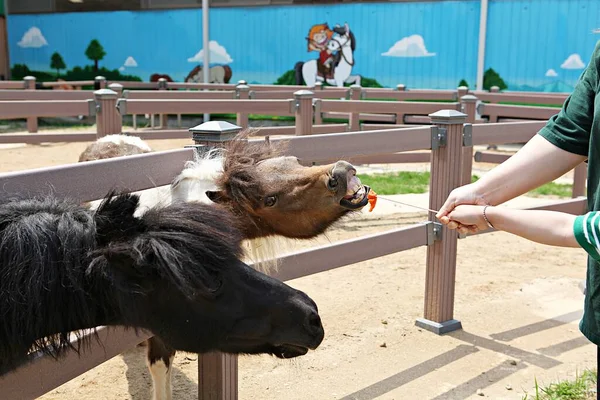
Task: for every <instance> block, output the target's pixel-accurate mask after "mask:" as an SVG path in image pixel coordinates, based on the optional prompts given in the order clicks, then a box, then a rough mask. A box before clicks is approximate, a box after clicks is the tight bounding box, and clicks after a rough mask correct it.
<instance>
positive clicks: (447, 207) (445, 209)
mask: <svg viewBox="0 0 600 400" xmlns="http://www.w3.org/2000/svg"><path fill="white" fill-rule="evenodd" d="M454 203H455V201H454V196H452V193H450V196H448V198H447V199H446V201H445V202H444V204H443V205H442V207H440V210H439V211H438V213H437V214H436V215H435V217H436V218H437V219H439V220H440V221H441V219H442V218H443V217H446V216H447V215H448V213H449V212H450V211H452V210H453V209H454V207H455V206H456V204H454ZM442 223H443V222H442Z"/></svg>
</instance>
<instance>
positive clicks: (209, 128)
mask: <svg viewBox="0 0 600 400" xmlns="http://www.w3.org/2000/svg"><path fill="white" fill-rule="evenodd" d="M241 130H242V128H241V127H240V126H237V125H234V124H232V123H230V122H227V121H208V122H204V123H202V124H200V125H197V126H194V127H193V128H190V129H189V131H190V132H191V133H192V139H194V141H195V142H226V141H229V140H231V139H233V138H234V137H235V135H237V134H238V133H239V132H240V131H241Z"/></svg>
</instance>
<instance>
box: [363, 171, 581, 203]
mask: <svg viewBox="0 0 600 400" xmlns="http://www.w3.org/2000/svg"><path fill="white" fill-rule="evenodd" d="M430 176H431V175H430V173H429V172H411V171H399V172H386V173H379V174H362V175H361V174H359V175H358V177H359V178H360V180H361V182H362V183H364V184H366V185H369V186H371V187H372V188H373V190H375V191H376V192H377V193H378V194H383V195H386V194H387V195H390V194H408V193H425V192H427V191H428V190H429V178H430ZM478 179H479V176H477V175H473V176H472V178H471V182H476V181H477V180H478ZM572 190H573V185H570V184H559V183H554V182H550V183H547V184H545V185H542V186H540V187H539V188H537V189H534V190H532V191H531V192H529V193H527V194H528V195H529V196H532V197H538V196H557V197H566V198H569V197H571V192H572Z"/></svg>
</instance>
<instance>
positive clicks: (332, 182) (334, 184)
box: [327, 177, 338, 190]
mask: <svg viewBox="0 0 600 400" xmlns="http://www.w3.org/2000/svg"><path fill="white" fill-rule="evenodd" d="M337 186H338V181H337V179H335V178H334V177H331V178H329V182H327V187H328V188H329V189H332V190H333V189H335V188H337Z"/></svg>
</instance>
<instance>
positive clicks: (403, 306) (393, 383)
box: [0, 140, 595, 400]
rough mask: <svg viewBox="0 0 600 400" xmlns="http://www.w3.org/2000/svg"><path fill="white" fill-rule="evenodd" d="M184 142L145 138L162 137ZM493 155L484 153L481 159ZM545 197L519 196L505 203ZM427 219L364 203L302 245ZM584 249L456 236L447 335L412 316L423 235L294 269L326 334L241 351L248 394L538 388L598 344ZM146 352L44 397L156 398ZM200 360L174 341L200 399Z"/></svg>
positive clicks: (49, 149) (177, 370)
mask: <svg viewBox="0 0 600 400" xmlns="http://www.w3.org/2000/svg"><path fill="white" fill-rule="evenodd" d="M188 143H189V141H188V140H175V141H150V145H151V146H152V147H154V148H155V149H156V150H165V149H171V148H181V147H182V146H183V145H185V144H188ZM85 145H86V144H85V143H75V144H53V145H43V146H25V147H12V148H4V149H0V172H5V171H11V170H20V169H27V168H35V167H42V166H49V165H59V164H65V163H72V162H76V160H77V157H78V155H79V153H80V151H81V150H83V148H84V147H85ZM408 167H409V168H411V169H415V168H424V166H418V165H410V166H408ZM489 167H491V166H489V165H480V164H476V165H475V170H476V171H477V170H478V169H480V170H481V171H485V170H487V169H489ZM385 168H387V167H386V166H372V167H369V168H367V167H365V168H363V169H361V171H360V172H363V171H366V170H378V169H385ZM401 198H403V199H404V201H407V202H411V204H415V205H426V204H427V194H425V195H406V196H400V197H396V199H401ZM544 201H548V200H547V199H531V198H520V199H517V200H515V201H514V202H513V203H511V204H509V205H514V206H520V205H523V204H525V205H530V204H538V203H540V202H544ZM425 218H426V215H425V214H424V213H421V212H415V210H411V209H410V208H408V207H405V206H400V205H396V204H392V203H389V202H388V203H387V204H386V202H384V201H383V200H380V201H379V202H378V205H377V208H376V210H375V212H373V213H371V214H369V213H368V212H364V213H361V214H357V215H355V216H353V217H351V218H349V219H347V220H345V221H343V222H342V223H340V224H338V225H337V226H336V227H335V228H334V229H332V230H331V231H330V232H328V233H327V235H326V236H324V237H321V238H319V239H318V240H313V241H310V242H299V243H297V244H296V246H297V247H298V248H305V247H310V246H313V245H316V244H325V243H329V242H335V241H338V240H342V239H348V238H354V237H359V236H362V235H365V234H368V233H374V232H381V231H385V230H389V229H394V228H397V227H398V226H404V225H410V224H413V223H416V222H420V221H424V220H425ZM585 258H586V257H585V254H584V252H583V251H582V250H578V249H561V248H552V247H549V246H542V245H537V244H534V243H531V242H528V241H525V240H523V239H519V238H517V237H513V236H510V235H508V234H505V233H492V234H486V235H480V236H476V237H471V238H467V239H464V240H460V241H459V247H458V264H457V265H458V267H457V274H456V299H455V318H457V319H459V320H460V321H461V322H462V326H463V329H462V330H460V331H456V332H453V333H449V334H446V335H443V336H437V335H435V334H432V333H430V332H427V331H423V330H421V329H419V328H417V327H416V326H415V320H416V319H417V318H419V317H421V316H422V312H423V293H424V279H425V259H426V248H425V247H421V248H416V249H412V250H409V251H405V252H401V253H397V254H392V255H389V256H385V257H381V258H378V259H374V260H370V261H367V262H362V263H358V264H354V265H349V266H346V267H343V268H338V269H335V270H332V271H328V272H324V273H320V274H317V275H312V276H308V277H304V278H301V279H296V280H293V281H289V282H288V283H289V284H290V285H292V286H294V287H296V288H298V289H301V290H304V291H306V292H307V293H308V294H309V295H310V296H311V297H312V298H313V299H315V301H316V302H317V304H318V305H319V310H320V313H321V317H322V319H323V323H324V325H325V330H326V338H325V340H324V342H323V344H322V345H321V346H320V347H319V348H318V349H317V350H316V351H313V352H310V353H309V354H307V355H306V356H304V357H301V358H299V359H294V360H287V361H282V360H278V359H275V358H272V357H268V356H245V357H241V358H240V369H239V374H240V387H239V391H240V398H241V399H272V400H284V399H285V400H293V399H298V400H300V399H364V400H366V399H476V398H480V397H481V396H480V395H481V394H482V395H483V397H484V398H493V399H522V398H523V396H524V394H525V393H526V392H529V393H531V391H532V390H533V386H534V379H537V380H538V382H540V383H541V384H547V383H550V382H552V381H554V380H556V379H565V378H572V377H574V375H575V374H576V373H577V372H578V371H579V372H581V371H582V370H583V369H585V368H593V367H595V348H594V346H593V345H591V344H590V343H589V342H588V341H587V340H586V339H585V338H583V336H582V335H581V333H580V332H579V330H578V326H577V324H578V322H579V319H580V317H581V314H582V304H583V295H582V293H581V290H580V289H579V287H578V285H579V283H580V282H581V280H582V279H583V278H584V277H585ZM144 352H145V349H144V348H140V347H138V348H134V349H131V350H129V351H127V352H125V353H123V354H121V355H119V356H117V357H114V358H113V359H111V360H109V361H108V362H106V363H104V364H102V365H100V366H98V367H97V368H95V369H93V370H91V371H89V372H87V373H86V374H84V375H81V376H80V377H78V378H76V379H74V380H72V381H71V382H68V383H66V384H65V385H63V386H61V387H59V388H57V389H56V390H54V391H52V392H50V393H48V394H46V395H45V396H43V397H41V399H46V400H49V399H60V400H88V399H140V400H141V399H149V398H150V393H151V381H150V377H149V374H148V372H147V370H146V366H145V357H144ZM196 360H197V356H196V355H195V354H186V353H178V354H177V357H176V361H175V366H174V382H173V387H174V398H175V399H185V400H188V399H195V398H197V361H196ZM478 390H480V394H477V391H478ZM0 397H2V396H0Z"/></svg>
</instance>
